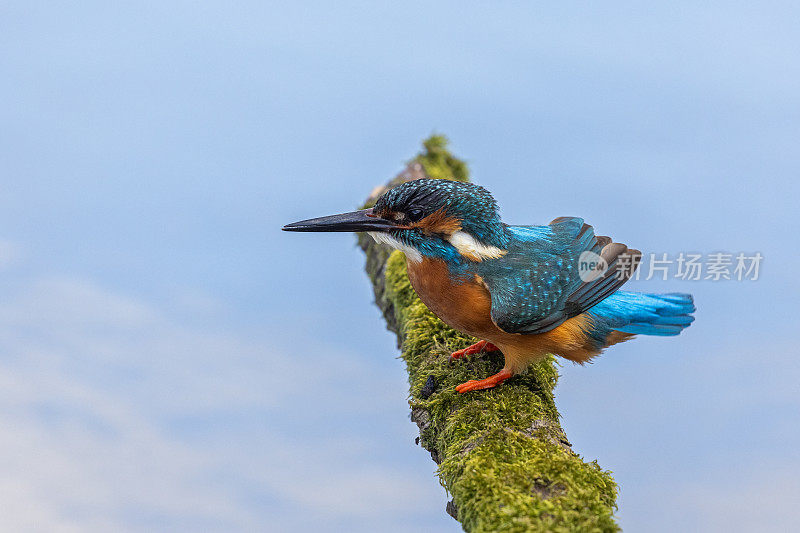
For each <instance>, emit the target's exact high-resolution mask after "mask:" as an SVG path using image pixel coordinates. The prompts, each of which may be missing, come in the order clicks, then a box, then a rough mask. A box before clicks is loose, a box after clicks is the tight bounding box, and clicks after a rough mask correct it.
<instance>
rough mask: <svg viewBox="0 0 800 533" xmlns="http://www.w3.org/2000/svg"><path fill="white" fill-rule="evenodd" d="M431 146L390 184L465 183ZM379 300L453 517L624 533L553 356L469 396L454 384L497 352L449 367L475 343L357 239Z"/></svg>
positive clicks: (392, 258) (610, 487) (485, 367)
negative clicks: (588, 455)
mask: <svg viewBox="0 0 800 533" xmlns="http://www.w3.org/2000/svg"><path fill="white" fill-rule="evenodd" d="M424 146H425V149H424V151H423V152H422V153H420V154H419V155H418V156H417V157H416V158H414V159H413V160H412V161H411V162H409V164H408V166H407V168H406V169H405V170H404V171H403V172H402V173H400V174H399V175H398V176H397V177H395V178H394V179H393V180H391V181H390V182H389V183H388V184H387V185H386V186H383V187H379V188H377V189H376V190H374V191H373V192H372V194H371V195H370V198H369V199H368V201H367V203H366V204H365V206H369V205H372V203H374V202H375V200H376V199H377V198H378V197H379V196H380V195H381V194H382V193H383V192H384V191H385V190H386V189H387V188H389V187H392V186H394V185H397V184H399V183H402V182H404V181H409V180H412V179H418V178H421V177H432V178H449V179H460V180H464V181H466V180H468V173H467V167H466V165H465V164H464V162H462V161H460V160H458V159H456V158H455V157H453V156H452V155H451V154H450V153H449V152H448V150H447V141H446V139H445V138H444V137H441V136H433V137H431V138H430V139H428V140H426V141H425V142H424ZM359 246H360V247H361V248H362V250H364V253H365V254H366V259H367V264H366V271H367V274H368V275H369V278H370V280H371V282H372V286H373V289H374V292H375V302H376V303H377V305H378V307H379V308H380V309H381V311H382V312H383V316H384V317H385V319H386V323H387V326H388V328H389V329H390V330H391V331H393V332H394V333H395V334H397V341H398V346H399V347H400V348H401V350H402V358H403V360H404V361H405V362H406V366H407V368H408V374H409V382H410V400H409V404H410V406H411V419H412V420H413V421H414V422H416V424H417V426H419V431H420V437H419V439H418V442H419V444H421V445H422V446H423V447H424V448H425V449H426V450H428V451H429V452H430V454H431V457H432V458H433V460H434V461H436V463H437V464H438V465H439V468H438V475H439V480H440V482H441V484H442V485H443V486H444V487H445V489H446V490H447V491H448V493H449V494H451V495H452V498H453V499H452V501H450V502H448V504H447V508H446V510H447V512H448V513H449V514H450V515H452V516H453V517H454V518H456V519H457V520H458V521H460V522H461V524H462V526H463V528H464V530H465V531H469V532H489V531H491V532H495V531H514V532H516V531H548V532H551V531H582V532H583V531H617V530H618V529H619V528H618V526H617V525H616V523H615V521H614V518H613V512H614V510H615V509H616V505H615V499H616V493H617V486H616V484H615V482H614V480H613V479H612V477H611V475H610V473H609V472H606V471H604V470H602V469H601V468H600V466H599V465H598V464H597V463H596V462H594V461H593V462H584V461H583V460H582V459H581V457H580V456H578V455H577V454H575V453H574V452H573V451H572V449H571V444H570V443H569V442H568V441H567V438H566V435H565V434H564V431H563V430H562V429H561V426H560V424H559V421H558V420H559V414H558V411H557V409H556V406H555V402H554V399H553V389H554V387H555V385H556V380H557V379H558V372H557V371H556V367H555V361H554V359H553V358H552V356H551V357H549V358H548V359H547V360H545V361H542V362H540V363H538V364H536V365H533V366H532V367H531V368H530V369H529V370H528V371H527V372H526V373H524V374H522V375H520V376H515V377H514V378H511V379H510V380H508V381H507V382H506V383H504V384H503V385H501V386H499V387H497V388H495V389H491V390H488V391H480V392H471V393H467V394H464V395H461V394H458V393H456V392H455V386H456V385H458V384H459V383H463V382H464V381H467V380H469V379H479V378H482V377H486V376H489V375H491V374H494V373H496V372H497V371H498V370H499V369H500V368H501V367H502V366H503V358H502V355H500V354H497V353H495V354H483V355H480V356H471V357H467V358H465V359H461V360H459V361H457V362H455V363H450V362H449V354H450V353H451V352H453V351H455V350H458V349H460V348H464V347H466V346H468V345H469V344H471V343H473V342H475V339H473V338H471V337H468V336H466V335H464V334H461V333H459V332H456V331H454V330H453V329H451V328H450V327H448V326H447V325H446V324H444V323H443V322H442V321H441V320H439V319H438V318H437V317H436V316H434V315H433V314H432V313H431V312H430V311H429V310H428V309H427V308H426V307H425V305H424V304H423V303H422V302H421V301H420V300H419V298H418V297H417V295H416V293H415V292H414V289H413V288H412V287H411V285H410V283H409V281H408V276H407V274H406V266H405V257H404V256H403V254H402V253H401V252H398V251H395V252H391V251H390V250H389V249H387V248H386V247H385V246H383V245H379V244H377V243H375V242H374V241H373V240H372V239H371V238H370V237H369V236H367V235H364V234H361V235H359Z"/></svg>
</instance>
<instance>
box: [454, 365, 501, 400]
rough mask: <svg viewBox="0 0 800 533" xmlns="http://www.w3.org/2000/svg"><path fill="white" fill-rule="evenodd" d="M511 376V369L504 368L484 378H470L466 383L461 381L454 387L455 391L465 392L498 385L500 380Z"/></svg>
mask: <svg viewBox="0 0 800 533" xmlns="http://www.w3.org/2000/svg"><path fill="white" fill-rule="evenodd" d="M511 376H512V374H511V371H510V370H506V369H505V368H504V369H503V370H501V371H500V372H498V373H497V374H495V375H494V376H489V377H488V378H486V379H478V380H475V379H471V380H469V381H467V382H466V383H462V384H461V385H459V386H458V387H456V392H460V393H461V394H464V393H465V392H469V391H471V390H481V389H491V388H492V387H496V386H498V385H500V384H501V383H502V382H504V381H505V380H507V379H508V378H510V377H511Z"/></svg>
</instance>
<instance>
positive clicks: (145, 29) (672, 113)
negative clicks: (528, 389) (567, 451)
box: [0, 2, 800, 532]
mask: <svg viewBox="0 0 800 533" xmlns="http://www.w3.org/2000/svg"><path fill="white" fill-rule="evenodd" d="M799 24H800V8H798V7H797V6H796V4H794V3H790V2H767V3H759V4H757V5H756V4H752V3H745V2H733V3H730V2H725V3H722V2H712V3H704V4H703V5H697V3H690V2H673V3H669V4H665V5H657V6H655V5H642V4H641V3H635V2H617V3H613V4H608V3H604V4H597V3H582V4H575V5H571V6H565V5H559V6H548V5H543V4H535V5H534V4H528V3H518V2H502V3H497V2H495V3H492V4H486V3H471V2H468V3H464V2H436V3H430V2H403V3H402V5H401V4H397V3H390V2H369V3H367V2H364V3H350V2H336V3H314V2H293V3H282V4H278V3H271V2H253V3H248V2H239V3H236V4H231V3H227V2H224V3H223V2H220V3H209V2H203V3H197V2H167V3H151V4H149V5H145V4H142V3H135V2H117V3H112V4H109V3H106V2H83V3H81V5H80V6H77V5H74V4H71V3H49V4H44V3H34V2H6V3H4V4H3V6H2V7H0V50H2V53H0V124H2V128H0V168H2V172H0V180H2V181H1V182H0V184H1V185H2V194H0V274H2V275H1V276H0V427H2V428H3V431H0V471H2V472H3V476H2V480H0V496H2V499H3V501H4V502H5V505H4V512H3V515H2V516H0V526H2V529H8V530H17V531H25V530H47V531H108V530H115V531H152V530H154V529H155V530H170V531H195V530H197V529H199V528H202V529H204V530H208V531H215V530H217V531H253V530H261V531H282V530H292V531H374V530H376V528H380V529H381V530H383V531H397V532H400V531H419V530H420V529H422V530H425V531H443V532H445V531H458V530H459V528H458V525H457V523H456V522H454V521H452V519H450V518H449V517H448V516H446V515H445V514H444V513H443V508H444V504H445V502H446V496H445V494H444V491H443V490H442V489H441V488H440V487H439V485H438V483H437V480H436V478H435V476H434V464H433V463H432V462H431V461H430V459H429V457H427V454H426V453H425V452H424V451H423V450H421V449H420V448H418V447H416V446H415V445H414V443H413V439H414V436H415V435H416V432H415V429H416V428H415V427H414V426H413V425H412V424H411V423H410V422H409V420H408V416H407V404H406V393H407V390H406V383H405V372H404V369H403V366H402V363H401V362H400V361H398V360H397V359H396V355H397V352H396V349H395V346H394V339H393V338H392V336H391V335H390V334H389V333H388V332H387V331H385V329H384V325H383V323H382V320H381V318H380V316H379V313H378V311H377V310H376V309H375V308H374V307H373V306H372V305H371V301H372V299H371V294H370V290H369V286H368V283H367V282H366V279H365V277H364V275H363V273H362V266H363V258H362V257H361V255H360V252H359V251H358V250H357V249H356V248H355V246H354V241H353V239H352V237H351V236H348V235H297V234H285V233H282V232H280V231H279V228H280V226H281V225H283V224H285V223H287V222H291V221H294V220H297V219H300V218H307V217H310V216H316V215H322V214H329V213H334V212H338V211H344V210H349V209H351V208H354V207H355V206H357V205H358V204H359V203H360V202H361V201H362V199H363V198H364V197H365V195H366V194H367V193H368V192H369V191H370V190H371V189H372V187H373V186H375V185H377V184H379V183H382V182H384V181H385V180H386V179H388V178H389V177H391V176H393V175H394V174H395V173H396V172H398V171H399V170H400V169H401V168H402V165H403V161H405V160H407V159H408V158H410V157H411V156H412V155H413V154H414V153H415V152H416V151H417V149H418V146H419V141H420V140H421V139H422V138H424V137H425V136H427V135H429V134H430V133H432V132H434V131H436V132H442V133H445V134H447V135H448V136H449V137H450V138H451V140H452V148H453V150H454V151H455V152H456V153H457V154H458V155H460V156H462V157H464V158H465V159H466V160H467V161H468V162H469V164H470V168H471V170H472V174H473V178H474V180H475V181H476V182H478V183H480V184H482V185H484V186H486V187H487V188H489V189H490V190H491V191H492V192H493V193H494V194H495V196H496V198H497V199H498V201H499V203H500V205H501V207H502V214H503V216H504V218H505V219H506V220H507V221H508V222H510V223H522V224H534V223H545V222H547V221H549V220H551V219H552V218H555V217H556V216H562V215H579V216H583V217H584V218H586V220H587V221H588V222H589V223H591V224H593V225H594V226H595V228H596V229H597V231H598V233H600V234H605V235H612V236H613V237H614V238H615V240H617V241H619V242H625V243H627V244H629V245H631V246H635V247H637V248H640V249H642V250H644V251H646V252H659V253H660V252H667V253H669V254H677V253H679V252H681V251H687V252H688V251H696V252H703V253H710V252H716V251H730V252H740V251H744V252H755V251H759V252H761V253H762V254H763V255H764V257H765V259H764V263H763V265H762V272H761V278H760V279H759V280H758V281H756V282H749V283H747V282H717V283H714V282H688V281H680V280H669V281H666V282H663V281H652V280H651V281H644V280H641V281H638V282H634V283H633V284H632V285H633V286H634V287H635V288H636V290H642V291H651V292H657V291H688V292H692V293H693V294H694V295H695V297H696V300H697V304H698V312H697V321H696V323H695V324H694V325H693V326H692V327H691V328H690V329H689V330H687V331H686V332H685V333H684V334H683V335H681V336H680V337H678V338H671V339H653V338H643V339H637V340H636V341H634V342H630V343H627V344H624V345H621V346H618V347H615V348H613V349H611V350H609V352H608V353H606V354H605V355H604V356H603V357H601V358H600V359H599V360H597V361H596V362H595V363H594V364H593V365H590V366H587V367H585V368H580V367H574V366H572V365H566V364H565V365H564V367H563V369H562V379H561V382H560V384H559V387H558V389H557V398H558V403H559V406H560V409H561V412H562V415H563V423H564V426H565V428H566V429H567V432H568V435H569V436H570V439H571V441H572V442H573V443H574V445H575V448H576V449H577V450H578V451H579V452H580V453H582V454H584V456H585V457H586V458H588V459H597V460H598V461H599V463H600V464H601V465H603V466H604V467H606V468H608V469H610V470H612V471H614V473H615V477H616V479H617V480H618V481H619V483H620V485H621V487H622V493H621V497H620V500H619V503H620V511H619V519H620V522H621V524H622V525H623V527H625V528H627V529H629V530H631V531H641V530H646V531H675V530H686V531H692V530H695V531H696V530H702V531H752V530H754V529H758V530H761V531H770V530H771V531H781V530H786V529H788V528H789V527H790V524H795V523H796V522H797V521H798V520H800V514H798V508H797V506H796V505H795V502H796V501H797V499H798V497H800V483H799V482H798V479H799V478H800V452H798V450H800V446H798V444H800V429H798V424H797V413H798V410H800V397H799V396H798V393H797V390H798V387H797V383H798V382H799V381H800V359H798V358H797V355H798V354H797V346H796V340H795V337H796V332H797V328H798V323H797V318H796V314H795V313H796V310H795V308H796V297H797V295H798V292H800V281H798V279H800V278H799V277H798V275H797V267H796V265H797V259H798V254H797V252H796V242H797V234H798V233H797V232H798V230H799V229H800V228H798V222H797V215H798V209H797V197H798V193H800V185H798V177H800V152H798V150H797V141H798V135H799V134H800V60H798V58H797V53H796V51H797V50H798V48H800V27H798V25H799Z"/></svg>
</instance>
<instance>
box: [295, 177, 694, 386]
mask: <svg viewBox="0 0 800 533" xmlns="http://www.w3.org/2000/svg"><path fill="white" fill-rule="evenodd" d="M283 229H284V230H285V231H322V232H328V231H350V232H367V233H369V235H371V236H372V237H373V238H374V239H375V240H376V241H377V242H379V243H384V244H387V245H389V246H391V247H392V248H395V249H398V250H401V251H402V252H403V253H404V254H405V257H406V264H407V267H408V277H409V280H410V281H411V285H412V286H413V287H414V290H415V291H416V293H417V295H419V297H420V299H421V300H422V302H423V303H424V304H425V305H426V306H427V307H428V308H429V309H430V310H431V311H432V312H433V313H434V314H435V315H437V316H438V317H439V318H441V319H442V320H443V321H444V322H445V323H446V324H448V325H449V326H451V327H452V328H454V329H456V330H458V331H461V332H463V333H466V334H467V335H470V336H472V337H476V338H478V339H480V341H479V342H477V343H476V344H473V345H472V346H469V347H468V348H464V349H462V350H458V351H456V352H453V353H452V355H451V358H452V359H454V360H455V359H459V358H461V357H464V356H466V355H472V354H476V353H481V352H487V351H495V350H499V351H501V352H502V354H503V356H504V359H505V366H504V367H503V369H502V370H500V372H498V373H497V374H494V375H493V376H490V377H488V378H485V379H475V380H470V381H467V382H466V383H462V384H461V385H459V386H458V387H456V391H458V392H459V393H465V392H468V391H474V390H481V389H489V388H492V387H495V386H497V385H499V384H501V383H503V382H504V381H506V380H507V379H509V378H510V377H512V376H514V375H515V374H518V373H520V372H522V371H524V370H525V369H526V368H527V366H528V365H529V364H531V363H533V362H535V361H538V360H541V359H543V358H545V357H546V356H547V355H548V354H551V353H552V354H555V355H558V356H561V357H563V358H565V359H568V360H570V361H573V362H575V363H580V364H583V363H586V362H587V361H589V360H591V359H592V358H594V357H596V356H597V355H599V354H600V353H601V352H602V351H603V350H604V349H605V348H607V347H609V346H611V345H614V344H617V343H620V342H623V341H627V340H629V339H631V338H632V337H633V336H635V335H637V334H641V335H661V336H669V335H678V334H679V333H680V332H681V331H682V330H683V329H684V328H686V327H688V326H689V325H690V324H691V323H692V322H693V321H694V317H693V316H692V313H693V312H694V311H695V306H694V302H693V299H692V296H691V295H690V294H681V293H668V294H642V293H635V292H627V291H621V290H619V289H620V287H621V286H622V285H623V284H624V283H625V282H626V281H628V280H629V279H630V278H631V276H632V275H633V273H634V272H635V270H636V268H637V266H638V264H639V261H640V258H641V252H639V251H638V250H634V249H631V248H628V247H627V246H626V245H624V244H620V243H616V242H612V240H611V238H609V237H604V236H598V235H595V233H594V229H593V228H592V226H590V225H588V224H586V223H585V222H584V221H583V219H582V218H578V217H559V218H556V219H555V220H553V221H552V222H550V223H549V224H547V225H544V226H512V225H508V224H505V223H503V222H502V220H501V219H500V215H499V212H498V206H497V202H496V201H495V200H494V198H493V197H492V195H491V194H490V193H489V191H487V190H486V189H485V188H483V187H481V186H479V185H476V184H473V183H468V182H461V181H451V180H441V179H417V180H414V181H409V182H406V183H403V184H401V185H398V186H396V187H394V188H392V189H389V190H388V191H386V192H385V193H384V194H383V195H382V196H380V198H378V200H377V201H376V202H375V204H374V206H373V207H372V208H369V209H362V210H360V211H354V212H350V213H343V214H339V215H332V216H326V217H320V218H313V219H309V220H303V221H300V222H295V223H293V224H288V225H286V226H284V227H283Z"/></svg>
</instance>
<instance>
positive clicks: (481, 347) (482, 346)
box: [450, 341, 498, 361]
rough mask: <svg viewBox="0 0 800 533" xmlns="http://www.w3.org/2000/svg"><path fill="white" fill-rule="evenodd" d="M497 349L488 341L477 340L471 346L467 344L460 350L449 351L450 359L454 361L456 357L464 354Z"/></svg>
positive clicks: (459, 357)
mask: <svg viewBox="0 0 800 533" xmlns="http://www.w3.org/2000/svg"><path fill="white" fill-rule="evenodd" d="M497 349H498V348H497V346H495V345H494V344H492V343H491V342H489V341H479V342H476V343H475V344H473V345H472V346H467V347H466V348H462V349H461V350H457V351H455V352H453V353H451V354H450V360H451V361H455V360H456V359H461V358H462V357H464V356H465V355H472V354H476V353H481V352H494V351H496V350H497Z"/></svg>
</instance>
